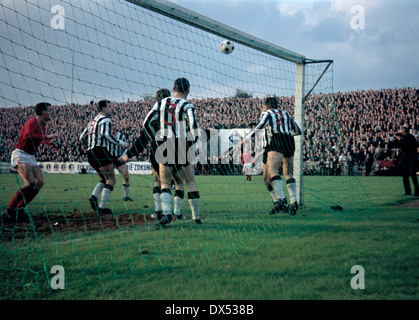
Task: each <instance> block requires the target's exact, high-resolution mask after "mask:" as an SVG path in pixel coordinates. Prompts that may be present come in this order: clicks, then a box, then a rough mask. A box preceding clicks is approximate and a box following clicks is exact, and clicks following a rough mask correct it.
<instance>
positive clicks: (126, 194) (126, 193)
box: [123, 183, 129, 198]
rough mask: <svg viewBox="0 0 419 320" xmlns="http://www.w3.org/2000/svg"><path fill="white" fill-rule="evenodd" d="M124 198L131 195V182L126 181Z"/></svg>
mask: <svg viewBox="0 0 419 320" xmlns="http://www.w3.org/2000/svg"><path fill="white" fill-rule="evenodd" d="M123 186H124V198H128V197H129V184H128V183H124V184H123Z"/></svg>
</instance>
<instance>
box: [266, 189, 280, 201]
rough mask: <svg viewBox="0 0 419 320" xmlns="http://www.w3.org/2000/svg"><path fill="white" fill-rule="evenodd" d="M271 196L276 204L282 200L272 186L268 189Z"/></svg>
mask: <svg viewBox="0 0 419 320" xmlns="http://www.w3.org/2000/svg"><path fill="white" fill-rule="evenodd" d="M267 188H268V191H269V194H270V195H271V197H272V199H273V200H274V202H277V201H279V200H281V199H279V197H278V195H277V194H276V193H275V191H274V189H273V188H272V186H269V187H267Z"/></svg>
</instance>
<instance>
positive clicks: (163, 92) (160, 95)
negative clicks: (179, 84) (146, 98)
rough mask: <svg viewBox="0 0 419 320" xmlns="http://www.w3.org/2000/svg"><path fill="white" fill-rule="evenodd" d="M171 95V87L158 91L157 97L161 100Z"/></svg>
mask: <svg viewBox="0 0 419 320" xmlns="http://www.w3.org/2000/svg"><path fill="white" fill-rule="evenodd" d="M167 97H170V90H169V89H160V90H158V91H157V92H156V99H157V100H159V101H160V100H161V99H164V98H167Z"/></svg>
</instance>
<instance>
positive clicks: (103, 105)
mask: <svg viewBox="0 0 419 320" xmlns="http://www.w3.org/2000/svg"><path fill="white" fill-rule="evenodd" d="M110 104H111V102H110V101H108V100H100V101H99V102H98V103H97V108H98V110H99V112H102V113H106V114H109V113H110V110H109V107H110Z"/></svg>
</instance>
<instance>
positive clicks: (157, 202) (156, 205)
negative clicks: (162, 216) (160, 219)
mask: <svg viewBox="0 0 419 320" xmlns="http://www.w3.org/2000/svg"><path fill="white" fill-rule="evenodd" d="M153 198H154V211H156V212H160V211H161V201H160V193H157V192H156V193H153Z"/></svg>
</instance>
